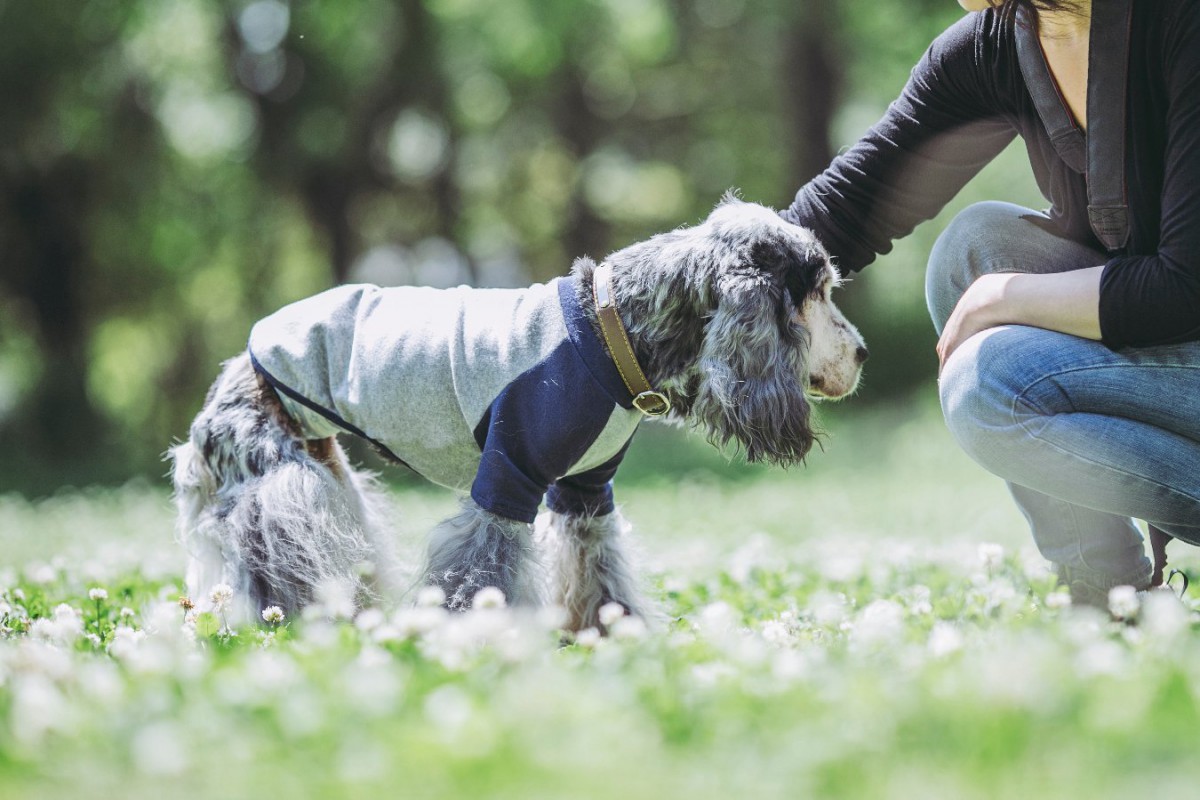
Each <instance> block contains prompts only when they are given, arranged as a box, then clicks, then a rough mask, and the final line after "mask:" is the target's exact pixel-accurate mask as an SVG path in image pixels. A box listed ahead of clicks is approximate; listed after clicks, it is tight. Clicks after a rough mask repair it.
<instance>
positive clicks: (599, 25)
mask: <svg viewBox="0 0 1200 800" xmlns="http://www.w3.org/2000/svg"><path fill="white" fill-rule="evenodd" d="M959 13H961V12H960V11H959V10H958V8H957V6H956V5H955V4H954V3H953V2H951V0H903V1H902V0H874V1H873V2H868V0H844V1H843V2H839V3H833V2H831V1H830V0H817V2H808V3H796V2H785V1H784V0H761V2H757V3H745V2H743V1H742V0H573V1H572V2H550V1H549V0H502V1H500V2H497V1H496V0H491V1H489V2H484V0H350V1H349V2H346V1H345V0H343V1H342V2H333V0H291V2H286V1H285V0H245V1H239V2H231V1H230V0H86V2H84V0H75V1H74V2H67V1H66V0H42V1H41V2H37V3H20V2H15V1H14V0H0V91H2V92H3V96H4V97H5V98H6V99H7V100H8V102H6V103H4V104H2V105H0V453H3V455H2V456H0V491H4V490H8V489H16V490H21V491H26V492H33V493H41V492H47V491H52V490H53V489H54V488H55V487H58V486H61V485H63V484H72V483H73V484H88V483H94V482H116V481H122V480H125V479H127V478H128V477H130V476H132V475H137V474H158V473H161V472H162V471H163V466H162V465H161V464H160V463H159V458H160V454H161V453H162V452H163V450H165V448H166V447H167V445H168V444H169V442H170V441H171V440H172V439H173V438H178V437H180V436H183V435H185V433H186V427H187V423H188V419H189V418H190V416H191V415H192V414H194V413H195V411H196V410H197V408H198V407H199V404H200V402H201V399H202V397H203V394H204V391H205V388H206V386H207V384H208V383H209V382H210V381H211V380H212V378H213V376H214V375H215V372H216V369H217V364H218V363H219V361H221V360H222V359H224V358H227V357H229V356H231V355H233V354H235V353H236V352H237V351H238V350H239V349H240V348H241V347H242V346H243V344H244V341H245V337H246V333H247V331H248V329H249V326H250V325H251V324H252V322H253V321H254V320H255V319H257V318H258V317H260V316H262V315H263V314H264V313H266V312H269V311H271V310H273V309H274V308H276V307H278V306H280V305H281V304H283V303H286V302H289V301H291V300H294V299H296V298H299V297H302V296H305V295H307V294H310V293H312V292H314V291H317V290H320V289H322V288H324V287H326V286H329V285H331V284H333V283H336V282H342V281H358V280H364V281H372V282H379V283H404V282H417V283H429V284H434V285H452V284H457V283H460V282H471V283H475V284H479V285H517V284H521V283H525V282H528V281H530V280H533V279H544V278H547V277H550V276H553V275H557V274H561V273H562V272H564V271H565V270H566V269H567V268H568V266H569V264H570V262H571V260H572V259H573V258H574V257H576V256H579V255H584V254H588V255H593V256H597V257H602V256H603V255H604V254H605V253H607V252H609V251H611V250H613V249H616V248H618V247H621V246H623V245H625V244H628V243H629V242H631V241H634V240H636V239H639V238H642V237H645V236H647V235H649V234H651V233H654V232H656V231H660V230H663V229H667V228H671V227H674V226H677V225H680V224H685V223H690V222H694V221H696V220H698V219H700V218H701V217H702V216H703V215H704V214H705V213H706V212H707V210H708V209H709V208H710V207H711V206H712V205H713V204H714V203H715V202H716V201H717V199H718V197H719V196H720V194H721V193H722V192H723V191H725V190H726V189H728V188H730V187H738V188H740V189H741V191H742V193H743V195H744V196H745V197H746V198H747V199H752V200H756V201H761V202H765V203H768V204H772V205H776V206H781V205H784V204H786V203H787V202H788V201H789V198H790V197H791V194H792V193H793V192H794V191H795V190H796V188H798V187H799V186H800V185H801V184H802V183H803V182H804V181H805V180H806V179H807V178H809V177H810V176H812V175H813V174H815V173H816V172H817V171H819V170H820V169H821V168H823V166H824V165H825V164H827V163H828V161H829V159H830V158H831V157H832V155H833V153H834V152H836V150H837V149H838V148H839V147H842V146H845V145H848V144H850V143H852V142H853V141H854V139H855V138H856V137H857V136H858V135H859V134H860V133H862V131H863V130H865V128H866V127H867V126H868V125H870V124H871V123H872V122H873V121H874V120H875V119H876V118H877V117H878V116H879V114H880V113H881V112H882V110H883V108H884V107H885V106H886V104H887V103H888V102H889V101H890V100H891V99H892V97H894V96H895V94H896V93H897V92H898V91H899V89H900V87H901V86H902V85H903V82H904V79H905V77H906V75H907V72H908V70H909V69H910V68H911V66H912V64H913V63H915V61H916V59H917V58H918V57H919V56H920V54H921V52H922V50H923V49H924V47H925V46H926V45H927V44H928V42H929V40H930V39H931V38H932V37H933V36H934V35H936V33H937V32H938V31H940V30H942V29H943V28H944V27H946V26H947V25H948V24H949V23H950V22H952V21H953V20H954V19H955V18H956V17H957V15H958V14H959ZM1002 162H1003V163H1001V164H999V165H997V166H995V167H993V168H989V172H988V173H985V175H984V176H983V177H982V178H981V179H980V181H979V182H977V185H975V186H974V187H972V188H971V189H969V190H968V192H967V193H966V194H969V195H970V196H971V197H984V196H987V197H1003V198H1005V199H1013V200H1024V201H1026V202H1031V203H1036V202H1037V200H1036V195H1035V194H1034V190H1033V188H1032V181H1031V179H1030V178H1029V177H1028V175H1027V172H1028V170H1027V169H1025V168H1023V167H1021V166H1020V164H1021V156H1020V154H1019V153H1015V152H1010V153H1006V154H1005V156H1004V157H1003V159H1002ZM1014 176H1015V177H1014ZM964 201H965V200H964ZM937 224H938V223H934V225H933V226H926V227H925V228H923V229H921V230H919V231H918V233H917V235H915V236H914V237H911V238H910V240H908V241H907V242H906V243H904V245H903V246H901V247H899V248H898V249H897V250H896V252H895V253H893V254H892V255H890V256H888V257H887V258H886V259H883V260H882V261H885V262H889V263H888V265H887V266H883V265H880V266H875V267H872V268H871V269H869V270H868V272H867V275H868V276H870V277H869V278H868V279H866V280H862V281H856V282H855V283H854V284H853V285H852V286H851V288H850V289H849V290H848V291H846V292H844V293H843V295H842V298H841V302H842V305H843V307H845V308H846V309H847V311H848V312H849V313H850V314H851V316H852V318H853V319H854V320H855V321H856V322H858V323H860V325H861V327H862V328H863V329H864V333H865V334H866V335H867V337H868V339H869V341H870V344H871V346H872V351H873V352H874V353H875V354H876V355H875V358H874V359H873V361H872V363H871V365H870V369H869V371H868V377H867V383H866V388H865V390H864V392H863V399H864V400H867V401H869V400H873V399H875V400H878V399H886V398H888V397H890V396H892V393H893V392H895V391H899V390H902V389H907V388H910V387H911V386H912V385H913V384H914V383H918V382H920V381H924V380H927V379H928V378H929V377H930V376H931V375H932V372H933V369H934V359H933V355H932V343H933V340H932V334H931V333H930V332H929V331H928V327H929V326H928V323H927V321H926V320H925V312H924V308H923V301H922V298H921V282H922V264H923V262H924V253H925V252H927V251H928V247H929V244H930V243H931V241H932V238H933V236H934V235H936V230H935V228H936V225H937Z"/></svg>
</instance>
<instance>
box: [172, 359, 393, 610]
mask: <svg viewBox="0 0 1200 800" xmlns="http://www.w3.org/2000/svg"><path fill="white" fill-rule="evenodd" d="M170 455H171V458H172V460H173V462H174V469H173V478H174V483H175V503H176V506H177V507H178V510H179V536H180V539H181V541H182V544H183V545H184V547H185V548H186V550H187V552H188V555H189V564H188V570H187V584H188V592H189V595H190V596H191V598H192V600H193V602H195V603H196V604H197V606H198V607H200V608H201V609H205V610H207V609H211V608H212V607H213V606H214V601H213V599H212V597H211V593H212V589H213V587H214V586H216V585H219V584H225V585H228V586H229V587H230V588H232V589H233V594H234V597H233V599H232V601H229V605H228V606H227V613H228V614H229V616H230V617H233V618H234V619H236V620H238V621H248V620H251V619H254V618H256V617H257V615H258V614H259V612H261V610H262V609H263V608H264V607H266V606H270V605H277V606H280V607H281V608H283V610H284V611H285V612H286V613H289V614H294V613H295V612H297V611H299V610H300V609H301V608H303V607H304V606H305V605H307V604H309V603H310V602H312V601H313V599H314V597H315V596H316V595H317V593H318V591H319V590H321V589H323V588H324V587H333V588H338V589H341V590H342V591H340V592H337V593H336V594H343V595H344V596H347V597H355V598H356V599H357V600H358V601H359V602H361V601H362V600H363V599H364V596H366V597H371V596H373V595H375V593H376V592H375V589H376V586H375V581H373V580H371V576H372V575H376V576H379V577H383V578H385V579H386V578H387V577H389V576H390V574H391V567H392V562H391V559H390V558H388V557H387V554H386V548H385V546H384V545H383V538H382V536H381V535H380V534H379V528H378V525H379V522H378V517H379V512H380V508H381V505H382V504H383V502H384V499H383V493H382V492H381V491H380V490H379V489H378V488H377V487H376V484H375V482H374V481H373V479H372V478H371V477H370V476H368V475H365V474H362V473H357V472H355V471H354V470H352V469H351V468H350V466H349V465H348V463H347V462H346V458H345V455H344V454H343V453H342V451H341V448H340V447H339V446H338V444H337V442H336V440H334V439H332V438H330V439H321V440H315V441H306V440H305V439H304V438H303V437H302V436H301V435H300V433H299V431H298V430H297V429H296V426H295V424H294V423H293V422H292V421H291V419H290V418H289V417H288V416H287V415H286V413H285V412H284V411H283V409H282V407H281V406H280V405H279V401H278V398H277V397H276V396H275V395H274V392H273V390H271V389H270V388H269V387H267V386H266V385H264V384H263V383H262V382H261V381H260V380H259V379H258V376H257V375H255V373H254V371H253V368H252V367H251V366H250V363H249V359H248V358H247V357H246V356H245V355H243V356H240V357H238V358H235V359H233V360H231V361H229V362H228V363H227V364H226V365H225V368H224V370H223V371H222V374H221V376H220V377H219V378H218V379H217V382H216V384H215V385H214V387H213V390H212V392H210V394H209V397H208V400H207V401H206V403H205V406H204V409H203V410H202V411H201V412H200V414H199V416H197V418H196V420H195V422H194V423H193V424H192V429H191V435H190V440H189V441H188V442H185V443H183V444H181V445H179V446H177V447H175V448H173V449H172V450H171V454H170Z"/></svg>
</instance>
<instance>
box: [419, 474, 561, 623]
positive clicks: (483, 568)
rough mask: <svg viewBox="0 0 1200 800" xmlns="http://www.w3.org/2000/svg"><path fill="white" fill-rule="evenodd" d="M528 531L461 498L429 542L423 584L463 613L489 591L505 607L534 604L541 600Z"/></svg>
mask: <svg viewBox="0 0 1200 800" xmlns="http://www.w3.org/2000/svg"><path fill="white" fill-rule="evenodd" d="M532 533H533V532H532V526H531V525H529V524H528V523H525V522H519V521H517V520H511V519H507V518H505V517H501V516H498V515H496V514H492V513H491V512H488V511H485V510H483V509H482V508H480V507H479V506H478V505H476V504H475V502H474V501H473V500H470V499H469V498H468V499H464V500H463V503H462V510H461V511H460V512H459V513H458V514H456V515H454V516H453V517H450V518H449V519H447V520H445V521H443V522H441V523H440V524H439V525H438V526H437V527H436V528H434V529H433V533H432V535H431V537H430V540H429V556H428V559H427V566H426V569H425V577H424V582H425V583H426V584H428V585H431V586H437V587H440V588H441V589H442V590H443V591H444V592H445V593H446V607H447V608H450V609H451V610H454V611H464V610H466V609H468V608H470V607H471V604H472V601H473V600H474V599H475V595H476V594H477V593H478V592H479V590H480V589H484V588H486V587H489V586H492V587H495V588H497V589H499V590H500V591H502V592H503V593H504V597H505V600H506V601H507V602H508V604H509V605H534V604H538V603H540V602H541V600H542V597H543V595H544V591H543V586H542V579H541V577H540V574H539V568H538V564H537V561H536V559H535V558H534V552H533V537H532Z"/></svg>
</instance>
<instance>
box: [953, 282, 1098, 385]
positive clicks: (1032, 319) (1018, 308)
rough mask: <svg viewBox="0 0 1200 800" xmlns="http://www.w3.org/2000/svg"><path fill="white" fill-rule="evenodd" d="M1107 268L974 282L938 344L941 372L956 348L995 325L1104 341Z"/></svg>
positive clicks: (959, 302)
mask: <svg viewBox="0 0 1200 800" xmlns="http://www.w3.org/2000/svg"><path fill="white" fill-rule="evenodd" d="M1103 270H1104V267H1091V268H1089V269H1080V270H1075V271H1073V272H1056V273H1050V274H1047V275H1037V274H1032V273H1019V272H994V273H990V274H988V275H982V276H980V277H979V278H978V279H977V280H976V281H975V282H974V283H972V284H971V285H970V286H969V287H968V288H967V291H965V292H963V296H962V297H961V298H959V300H958V305H956V306H955V307H954V311H953V312H952V313H951V314H950V319H949V320H947V321H946V327H945V329H943V331H942V338H941V339H940V340H938V345H937V353H938V364H939V367H938V368H939V370H940V369H941V367H942V366H945V364H946V360H947V359H949V358H950V356H951V354H953V353H954V351H955V350H957V349H958V346H959V345H961V344H962V343H963V342H965V341H966V340H967V339H969V338H971V337H972V336H974V335H975V334H977V333H979V332H980V331H983V330H987V329H988V328H994V327H996V326H997V325H1031V326H1033V327H1036V328H1045V329H1046V330H1050V331H1058V332H1060V333H1069V334H1072V335H1074V336H1079V337H1082V338H1084V339H1099V338H1100V273H1101V272H1103Z"/></svg>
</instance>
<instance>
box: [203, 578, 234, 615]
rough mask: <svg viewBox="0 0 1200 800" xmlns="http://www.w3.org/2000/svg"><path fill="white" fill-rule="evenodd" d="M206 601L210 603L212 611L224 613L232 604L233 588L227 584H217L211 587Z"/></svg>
mask: <svg viewBox="0 0 1200 800" xmlns="http://www.w3.org/2000/svg"><path fill="white" fill-rule="evenodd" d="M208 599H209V600H210V601H211V602H212V604H213V610H214V611H224V610H225V609H226V608H228V607H229V604H230V603H231V602H233V587H231V586H230V585H229V584H227V583H218V584H217V585H216V586H214V587H212V591H211V592H209V595H208Z"/></svg>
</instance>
